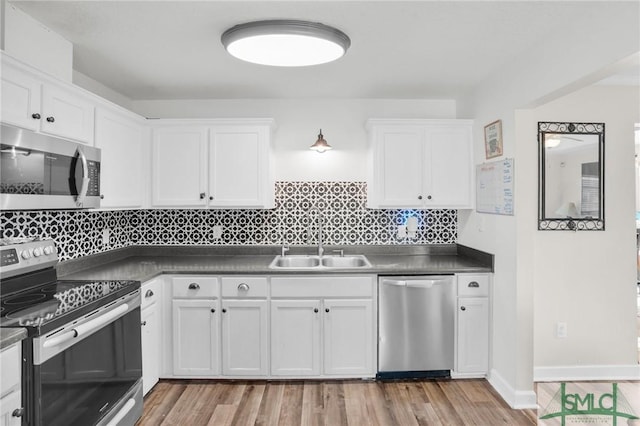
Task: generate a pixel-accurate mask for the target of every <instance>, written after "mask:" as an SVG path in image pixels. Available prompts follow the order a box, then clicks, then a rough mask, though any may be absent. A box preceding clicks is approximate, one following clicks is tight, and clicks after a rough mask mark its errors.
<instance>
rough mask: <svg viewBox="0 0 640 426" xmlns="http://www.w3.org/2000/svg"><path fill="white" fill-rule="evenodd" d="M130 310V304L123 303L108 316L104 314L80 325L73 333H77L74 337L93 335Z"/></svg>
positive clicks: (108, 313)
mask: <svg viewBox="0 0 640 426" xmlns="http://www.w3.org/2000/svg"><path fill="white" fill-rule="evenodd" d="M128 310H129V304H128V303H123V304H122V305H120V306H118V307H117V308H115V309H112V310H110V311H109V312H107V313H106V314H102V315H100V316H99V317H97V318H94V319H92V320H90V321H87V322H85V323H84V324H80V325H79V326H77V327H74V328H73V331H75V332H76V335H75V336H74V337H82V336H84V335H85V334H91V333H93V332H94V331H96V330H98V329H100V328H101V327H102V326H103V325H105V324H108V323H110V322H111V321H112V320H113V319H115V318H117V317H119V316H120V315H122V314H123V313H125V312H127V311H128Z"/></svg>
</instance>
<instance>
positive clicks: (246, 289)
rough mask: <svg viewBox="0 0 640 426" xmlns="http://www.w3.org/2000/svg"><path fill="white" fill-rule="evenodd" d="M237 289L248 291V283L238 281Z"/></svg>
mask: <svg viewBox="0 0 640 426" xmlns="http://www.w3.org/2000/svg"><path fill="white" fill-rule="evenodd" d="M238 290H240V291H249V284H247V283H240V285H239V286H238Z"/></svg>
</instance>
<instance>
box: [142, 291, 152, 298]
mask: <svg viewBox="0 0 640 426" xmlns="http://www.w3.org/2000/svg"><path fill="white" fill-rule="evenodd" d="M152 296H153V291H151V290H147V292H146V293H145V294H144V297H152Z"/></svg>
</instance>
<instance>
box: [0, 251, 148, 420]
mask: <svg viewBox="0 0 640 426" xmlns="http://www.w3.org/2000/svg"><path fill="white" fill-rule="evenodd" d="M57 260H58V258H57V254H56V250H55V246H54V245H53V242H52V241H32V242H25V243H21V244H9V245H4V246H1V247H0V277H1V278H0V299H1V300H0V314H1V317H0V326H2V327H25V328H26V329H27V331H28V338H27V339H25V340H24V341H23V347H22V350H23V358H24V359H23V391H22V398H23V406H24V408H25V410H24V414H23V419H22V425H29V426H32V425H33V426H39V425H42V426H55V425H60V426H62V425H65V426H70V425H78V426H80V425H81V426H89V425H110V426H111V425H123V426H124V425H133V424H135V422H136V421H137V419H138V418H139V417H140V416H141V414H142V355H141V343H140V283H139V282H138V281H65V280H58V279H57V276H56V272H55V269H54V268H53V265H54V264H55V263H57Z"/></svg>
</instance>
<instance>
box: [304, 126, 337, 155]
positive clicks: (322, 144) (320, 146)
mask: <svg viewBox="0 0 640 426" xmlns="http://www.w3.org/2000/svg"><path fill="white" fill-rule="evenodd" d="M309 149H312V150H314V151H317V152H319V153H320V154H322V153H323V152H325V151H328V150H330V149H333V148H332V147H331V145H329V144H328V143H327V141H325V140H324V136H322V129H320V134H319V135H318V140H317V141H316V142H315V143H314V144H313V145H311V146H310V147H309Z"/></svg>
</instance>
